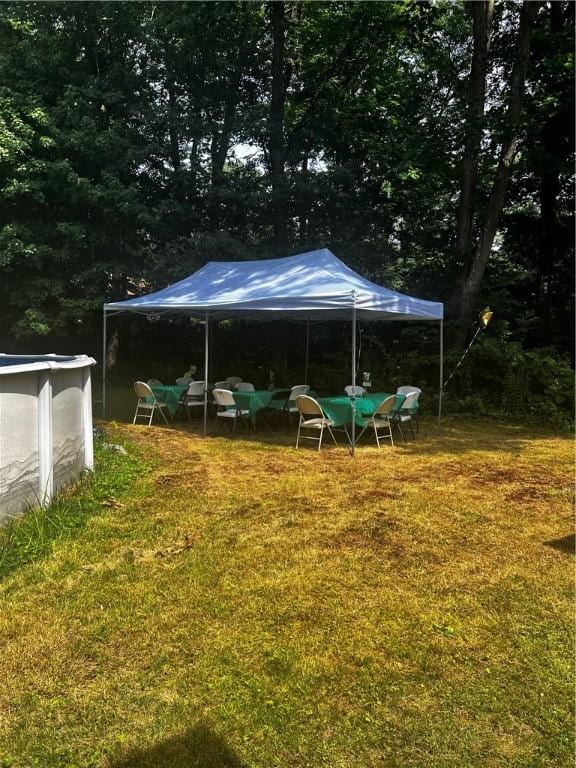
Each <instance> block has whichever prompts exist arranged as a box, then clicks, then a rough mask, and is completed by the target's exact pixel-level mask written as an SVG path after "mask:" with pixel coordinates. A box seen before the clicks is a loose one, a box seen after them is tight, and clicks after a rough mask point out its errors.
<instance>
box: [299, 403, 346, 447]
mask: <svg viewBox="0 0 576 768" xmlns="http://www.w3.org/2000/svg"><path fill="white" fill-rule="evenodd" d="M296 407H297V408H298V411H299V412H300V421H299V422H298V434H297V435H296V448H298V444H299V442H300V432H301V430H302V429H310V430H312V431H320V436H319V437H312V435H302V439H303V440H316V441H317V442H318V450H320V448H321V447H322V437H323V435H324V430H325V429H327V430H328V432H330V436H331V437H332V440H334V444H335V445H338V443H337V442H336V438H335V437H334V432H332V427H333V426H334V422H333V421H332V419H329V418H328V417H327V416H326V415H325V413H324V411H323V410H322V407H321V405H320V403H319V402H318V401H317V400H314V398H313V397H310V396H309V395H299V396H298V397H297V398H296Z"/></svg>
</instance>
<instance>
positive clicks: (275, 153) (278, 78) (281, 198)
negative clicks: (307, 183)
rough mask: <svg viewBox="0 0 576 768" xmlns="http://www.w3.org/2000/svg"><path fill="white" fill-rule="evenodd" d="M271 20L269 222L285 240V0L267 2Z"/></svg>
mask: <svg viewBox="0 0 576 768" xmlns="http://www.w3.org/2000/svg"><path fill="white" fill-rule="evenodd" d="M269 7H270V15H271V21H272V99H271V102H270V121H269V145H270V171H271V179H272V223H273V227H274V242H275V243H276V245H283V244H284V243H285V242H286V172H285V163H286V148H285V143H284V138H285V137H284V105H285V102H286V89H287V82H286V74H285V73H286V14H285V4H284V2H278V1H275V2H270V6H269Z"/></svg>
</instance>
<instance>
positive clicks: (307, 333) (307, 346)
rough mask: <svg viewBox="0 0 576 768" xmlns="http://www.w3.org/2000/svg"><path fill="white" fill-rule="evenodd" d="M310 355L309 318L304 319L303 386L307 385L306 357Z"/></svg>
mask: <svg viewBox="0 0 576 768" xmlns="http://www.w3.org/2000/svg"><path fill="white" fill-rule="evenodd" d="M309 354H310V318H309V317H307V318H306V354H305V358H304V384H308V357H309Z"/></svg>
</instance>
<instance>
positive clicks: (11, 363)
mask: <svg viewBox="0 0 576 768" xmlns="http://www.w3.org/2000/svg"><path fill="white" fill-rule="evenodd" d="M93 364H94V360H93V359H92V358H90V357H86V356H84V355H82V356H77V357H74V358H70V357H68V358H62V357H60V358H59V357H57V356H55V355H51V356H47V357H44V358H40V357H34V358H32V357H26V356H21V357H18V358H17V357H11V358H9V359H8V358H7V357H6V356H1V355H0V374H1V375H0V525H2V524H3V523H6V522H7V521H8V520H9V519H11V518H12V517H17V516H19V515H21V514H22V513H23V512H25V511H26V510H27V509H29V508H30V507H31V506H39V505H46V504H48V503H49V502H50V500H51V499H52V497H53V495H54V493H55V492H56V491H57V490H58V489H60V488H63V487H64V486H66V485H69V484H70V483H72V482H74V481H75V480H77V479H78V477H79V476H80V475H81V474H82V472H83V471H84V470H85V469H88V470H91V469H93V465H94V460H93V438H92V403H91V378H90V369H91V366H92V365H93Z"/></svg>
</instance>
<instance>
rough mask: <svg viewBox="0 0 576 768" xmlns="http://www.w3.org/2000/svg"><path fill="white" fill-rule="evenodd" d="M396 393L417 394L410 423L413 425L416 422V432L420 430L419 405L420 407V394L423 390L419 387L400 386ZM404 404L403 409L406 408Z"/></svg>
mask: <svg viewBox="0 0 576 768" xmlns="http://www.w3.org/2000/svg"><path fill="white" fill-rule="evenodd" d="M396 394H397V395H412V394H415V395H416V396H417V397H416V400H415V401H414V404H413V406H412V413H411V416H412V420H411V422H410V424H411V425H412V423H414V424H415V425H416V432H420V424H419V423H418V407H419V401H420V395H421V394H422V390H421V389H418V387H398V389H397V390H396ZM404 405H405V404H404ZM404 405H403V406H402V409H401V410H404Z"/></svg>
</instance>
